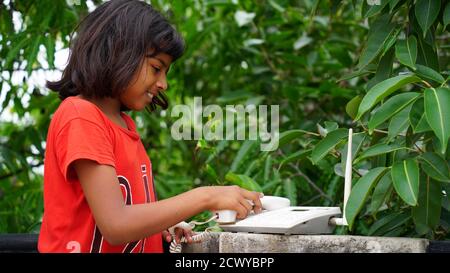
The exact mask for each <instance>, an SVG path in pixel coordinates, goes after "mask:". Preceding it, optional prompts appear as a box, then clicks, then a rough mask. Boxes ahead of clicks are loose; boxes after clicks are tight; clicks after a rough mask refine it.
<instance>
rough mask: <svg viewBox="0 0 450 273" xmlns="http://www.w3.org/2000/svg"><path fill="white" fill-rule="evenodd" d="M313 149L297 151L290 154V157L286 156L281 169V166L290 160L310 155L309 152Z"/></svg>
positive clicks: (281, 163)
mask: <svg viewBox="0 0 450 273" xmlns="http://www.w3.org/2000/svg"><path fill="white" fill-rule="evenodd" d="M311 150H312V149H307V150H300V151H297V152H295V153H293V154H290V155H289V156H288V157H286V158H285V159H283V161H281V162H280V167H279V169H281V167H282V166H283V165H285V164H287V163H289V162H292V161H296V160H300V159H303V158H305V157H307V156H308V154H309V153H310V152H311Z"/></svg>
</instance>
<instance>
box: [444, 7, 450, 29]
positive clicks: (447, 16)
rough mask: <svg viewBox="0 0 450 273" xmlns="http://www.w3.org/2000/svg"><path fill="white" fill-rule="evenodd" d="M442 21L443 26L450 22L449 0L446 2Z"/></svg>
mask: <svg viewBox="0 0 450 273" xmlns="http://www.w3.org/2000/svg"><path fill="white" fill-rule="evenodd" d="M443 21H444V28H446V27H447V25H448V24H449V23H450V2H449V3H447V5H446V6H445V9H444V16H443Z"/></svg>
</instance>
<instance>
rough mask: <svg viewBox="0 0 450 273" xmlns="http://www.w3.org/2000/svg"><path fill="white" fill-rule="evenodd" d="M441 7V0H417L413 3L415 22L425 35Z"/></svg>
mask: <svg viewBox="0 0 450 273" xmlns="http://www.w3.org/2000/svg"><path fill="white" fill-rule="evenodd" d="M440 7H441V0H417V2H416V5H415V9H414V11H415V14H416V18H417V22H418V23H419V25H420V28H421V29H422V32H423V37H425V35H426V33H427V31H428V29H429V28H430V26H431V25H432V24H433V23H434V20H436V18H437V16H438V14H439V10H440Z"/></svg>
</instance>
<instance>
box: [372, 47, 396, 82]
mask: <svg viewBox="0 0 450 273" xmlns="http://www.w3.org/2000/svg"><path fill="white" fill-rule="evenodd" d="M393 63H394V49H389V50H388V51H387V52H386V54H384V55H383V57H382V58H381V60H380V63H379V64H378V68H377V72H376V73H375V76H374V77H373V78H372V79H370V81H369V82H368V83H367V87H366V89H367V90H370V88H372V87H373V86H374V85H375V84H377V83H379V82H382V81H384V80H386V79H389V77H391V73H392V64H393Z"/></svg>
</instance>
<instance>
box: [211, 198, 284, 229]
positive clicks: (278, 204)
mask: <svg viewBox="0 0 450 273" xmlns="http://www.w3.org/2000/svg"><path fill="white" fill-rule="evenodd" d="M260 200H261V205H262V209H263V210H267V211H271V210H277V209H281V208H286V207H289V206H290V205H291V201H290V200H289V199H288V198H284V197H279V196H264V197H262V198H261V199H260ZM247 201H248V202H249V203H250V204H252V205H253V203H252V202H251V201H249V200H247ZM236 214H237V213H236V211H234V210H219V211H215V215H216V217H217V219H216V220H215V221H216V222H217V223H219V224H222V225H223V224H233V223H235V222H236ZM253 217H257V215H254V216H253Z"/></svg>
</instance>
